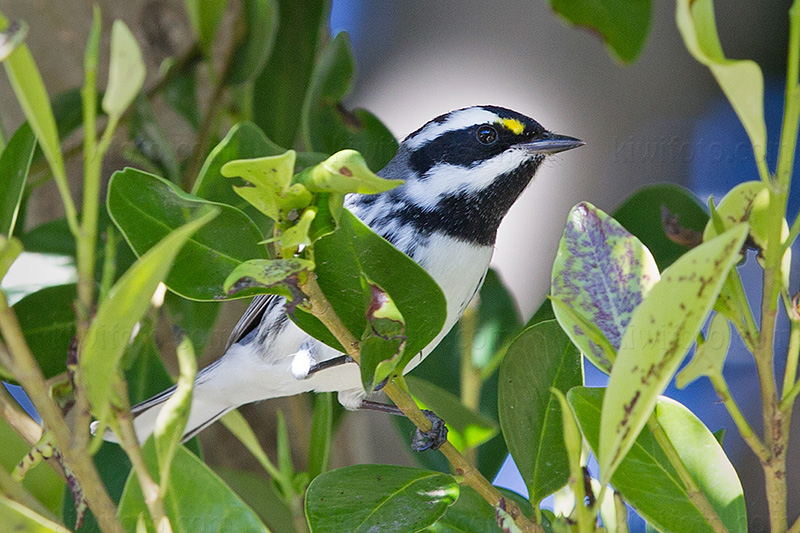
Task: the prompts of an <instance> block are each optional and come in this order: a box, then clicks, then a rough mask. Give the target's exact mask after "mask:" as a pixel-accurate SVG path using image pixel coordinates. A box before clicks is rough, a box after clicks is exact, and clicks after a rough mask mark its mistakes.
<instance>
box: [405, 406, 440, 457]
mask: <svg viewBox="0 0 800 533" xmlns="http://www.w3.org/2000/svg"><path fill="white" fill-rule="evenodd" d="M422 412H423V413H424V414H425V416H426V417H428V420H430V421H431V424H432V425H433V427H431V429H430V431H425V432H423V431H422V430H421V429H419V428H417V432H416V433H415V434H414V438H413V439H412V440H411V449H412V450H414V451H415V452H424V451H425V450H438V449H439V448H440V447H441V446H442V444H444V443H445V442H447V426H446V425H445V424H444V420H442V419H441V418H439V417H438V416H436V415H435V414H434V413H433V412H432V411H428V410H427V409H424V410H423V411H422Z"/></svg>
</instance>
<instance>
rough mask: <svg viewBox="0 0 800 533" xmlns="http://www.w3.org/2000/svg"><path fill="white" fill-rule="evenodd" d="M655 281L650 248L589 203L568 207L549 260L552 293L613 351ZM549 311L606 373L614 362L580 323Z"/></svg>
mask: <svg viewBox="0 0 800 533" xmlns="http://www.w3.org/2000/svg"><path fill="white" fill-rule="evenodd" d="M658 279H659V273H658V267H657V266H656V263H655V260H654V259H653V256H652V255H651V254H650V251H649V250H648V249H647V248H646V247H645V246H644V245H643V244H642V243H641V242H640V241H639V239H637V238H636V237H634V236H633V235H631V234H630V233H628V231H627V230H626V229H625V228H623V227H622V226H621V225H620V224H619V223H618V222H617V221H616V220H614V219H613V218H611V217H610V216H608V215H607V214H606V213H604V212H603V211H601V210H600V209H597V208H596V207H595V206H593V205H592V204H589V203H587V202H581V203H579V204H577V205H576V206H575V207H573V208H572V210H571V211H570V214H569V217H568V219H567V225H566V227H565V228H564V234H563V236H562V237H561V242H560V243H559V245H558V255H557V256H556V260H555V263H554V264H553V273H552V281H551V288H550V293H551V295H552V296H553V299H555V300H559V301H560V302H561V303H563V304H565V305H566V306H568V307H570V308H572V310H573V311H575V312H576V313H579V314H580V315H582V316H583V317H584V318H585V319H586V320H587V321H588V322H590V323H592V324H594V325H595V326H597V327H598V328H599V329H600V331H601V332H602V334H603V335H604V336H605V338H606V339H607V340H608V341H609V342H610V343H611V346H613V347H614V349H618V348H619V346H620V340H621V339H622V335H623V333H624V332H625V329H626V328H627V327H628V323H629V322H630V320H631V315H632V314H633V310H634V309H635V308H636V307H637V306H638V305H639V304H640V303H641V301H642V299H644V297H645V296H646V295H647V293H648V291H649V290H650V288H651V287H652V286H653V285H654V284H655V283H656V282H657V281H658ZM553 311H554V312H555V316H556V318H557V319H558V322H559V324H561V327H562V328H563V329H564V331H565V332H566V333H567V335H568V336H569V338H570V339H571V340H572V342H573V343H575V346H577V347H578V348H579V349H580V350H581V352H583V354H584V355H586V356H587V357H588V358H589V359H590V360H591V361H592V362H593V363H594V364H595V366H597V367H598V368H600V369H602V370H604V371H606V372H609V371H610V370H611V364H612V363H613V360H609V358H608V356H607V354H606V350H603V348H602V347H601V346H599V345H598V344H597V343H596V342H593V341H592V340H591V338H590V337H591V336H590V335H589V334H588V332H587V331H585V327H582V326H581V323H580V321H578V320H575V318H574V317H573V316H572V315H571V314H569V313H566V312H565V311H564V308H563V307H562V306H560V305H556V306H554V307H553Z"/></svg>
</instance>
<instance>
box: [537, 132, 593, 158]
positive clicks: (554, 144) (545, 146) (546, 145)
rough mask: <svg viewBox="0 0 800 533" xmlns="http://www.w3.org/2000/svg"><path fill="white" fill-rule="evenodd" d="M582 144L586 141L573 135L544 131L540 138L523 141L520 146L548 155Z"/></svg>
mask: <svg viewBox="0 0 800 533" xmlns="http://www.w3.org/2000/svg"><path fill="white" fill-rule="evenodd" d="M584 144H586V143H585V142H583V141H582V140H580V139H576V138H575V137H567V136H566V135H558V134H557V133H545V134H544V136H543V137H542V138H541V139H536V140H535V141H531V142H527V143H524V144H522V145H521V146H522V147H523V148H524V149H526V150H528V151H529V152H531V153H535V154H542V155H550V154H557V153H559V152H564V151H566V150H572V149H573V148H577V147H579V146H583V145H584Z"/></svg>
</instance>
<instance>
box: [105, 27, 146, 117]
mask: <svg viewBox="0 0 800 533" xmlns="http://www.w3.org/2000/svg"><path fill="white" fill-rule="evenodd" d="M145 74H146V71H145V66H144V60H143V59H142V51H141V50H140V49H139V45H138V44H137V43H136V38H135V37H134V36H133V34H132V33H131V30H129V29H128V26H126V25H125V23H124V22H122V21H121V20H115V21H114V25H113V26H112V27H111V59H110V63H109V67H108V87H106V92H105V94H104V95H103V111H105V112H106V114H107V115H108V116H110V117H120V116H122V114H123V113H124V112H125V110H126V109H128V106H130V105H131V103H132V102H133V99H134V98H136V95H137V94H139V91H140V90H141V88H142V85H143V84H144V77H145Z"/></svg>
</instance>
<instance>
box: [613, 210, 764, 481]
mask: <svg viewBox="0 0 800 533" xmlns="http://www.w3.org/2000/svg"><path fill="white" fill-rule="evenodd" d="M747 230H748V228H747V224H741V225H739V226H736V227H734V228H732V229H731V230H729V231H727V232H725V233H724V234H722V235H720V236H719V237H717V238H715V239H712V240H710V241H708V242H706V243H704V244H702V245H700V246H698V247H696V248H694V249H692V250H691V251H689V252H688V253H686V254H685V255H684V256H682V257H681V258H680V259H678V260H677V261H676V262H675V263H673V264H672V266H671V267H669V268H668V269H667V270H665V271H664V272H663V274H662V276H661V281H659V282H658V283H657V284H656V285H655V286H654V287H653V288H652V289H651V290H650V293H649V294H648V296H647V298H645V300H644V301H643V302H642V304H641V305H639V307H637V308H636V310H635V311H634V313H633V317H632V318H631V322H630V324H629V325H628V328H627V329H626V331H625V334H624V336H623V338H622V342H621V344H620V348H619V351H618V352H617V360H616V361H615V363H614V368H613V369H612V371H611V376H610V378H609V383H608V393H607V394H606V396H605V400H604V402H603V411H602V412H603V415H602V423H601V427H602V431H601V433H600V455H599V461H598V462H599V463H600V473H601V476H602V478H601V481H608V479H609V478H610V476H611V475H612V474H613V473H614V470H615V469H616V467H617V466H618V465H619V462H620V461H621V460H622V458H623V457H624V456H625V454H626V453H627V451H628V450H629V449H630V447H631V446H632V445H633V442H634V440H635V439H636V436H637V435H638V434H639V431H640V430H641V429H642V427H643V426H644V425H645V424H646V423H647V419H648V418H649V417H650V414H651V413H652V410H653V407H654V406H655V403H656V399H657V398H658V395H659V394H661V393H662V392H663V391H664V389H665V388H666V386H667V384H668V383H669V381H670V380H671V379H672V376H673V375H674V374H675V371H676V370H677V369H678V365H680V363H681V361H682V360H683V357H684V356H685V355H686V352H687V351H688V350H689V347H690V346H691V345H692V343H693V342H694V340H695V339H696V338H697V334H698V333H699V331H700V328H701V327H702V326H703V323H704V322H705V320H706V317H707V316H708V313H709V312H710V311H711V308H712V306H713V305H714V302H715V301H716V299H717V296H718V295H719V293H720V290H721V289H722V284H723V283H724V281H725V279H726V278H727V276H728V273H729V272H730V270H731V268H733V267H734V265H735V264H736V262H737V261H738V260H739V257H740V252H741V248H742V244H743V243H744V239H745V237H746V236H747Z"/></svg>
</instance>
